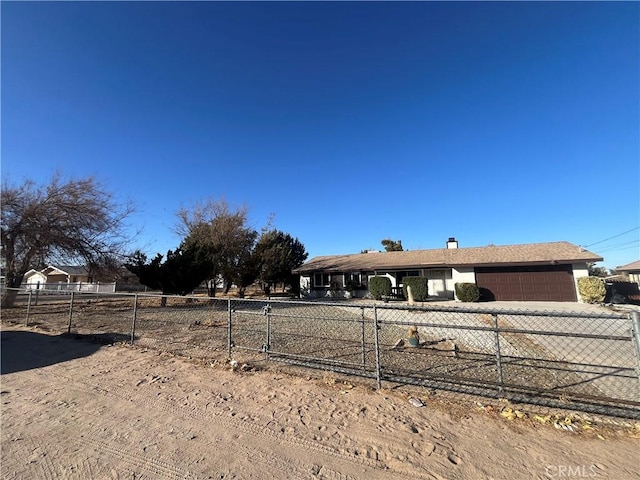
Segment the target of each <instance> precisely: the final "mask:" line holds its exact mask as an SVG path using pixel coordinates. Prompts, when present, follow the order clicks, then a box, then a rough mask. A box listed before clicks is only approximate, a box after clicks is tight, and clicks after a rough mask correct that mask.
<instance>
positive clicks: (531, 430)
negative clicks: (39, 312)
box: [0, 325, 640, 480]
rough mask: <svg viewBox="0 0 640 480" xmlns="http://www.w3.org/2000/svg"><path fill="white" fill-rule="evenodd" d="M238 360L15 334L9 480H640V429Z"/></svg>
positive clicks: (7, 408) (6, 357) (7, 372)
mask: <svg viewBox="0 0 640 480" xmlns="http://www.w3.org/2000/svg"><path fill="white" fill-rule="evenodd" d="M237 360H238V361H239V364H238V367H236V368H235V369H233V368H232V367H231V366H230V365H224V364H220V363H218V364H216V365H214V366H211V365H206V364H204V363H202V362H199V363H198V362H194V361H188V360H186V359H182V358H178V357H175V356H173V355H171V354H168V353H161V352H157V351H154V350H146V349H142V348H139V347H130V346H126V345H113V346H105V345H100V344H97V343H91V342H88V341H83V340H78V339H75V338H69V337H65V336H60V335H52V334H50V333H48V332H43V331H39V330H36V329H32V328H25V327H20V326H16V325H3V331H2V378H1V392H0V393H1V395H0V397H1V400H2V410H1V415H2V430H1V439H2V453H1V473H2V478H5V479H54V478H56V479H57V478H64V479H67V478H68V479H83V480H84V479H127V480H131V479H142V478H145V479H187V478H203V479H208V478H217V479H230V478H242V479H244V478H248V479H253V478H255V479H267V478H276V479H280V478H282V479H290V478H291V479H298V478H300V479H304V478H310V479H313V478H317V479H320V478H326V479H347V478H354V479H360V478H363V479H365V478H366V479H399V478H403V479H404V478H426V479H514V478H518V479H528V478H534V479H536V478H557V479H561V478H610V479H635V478H638V458H639V457H640V440H639V438H640V425H631V426H627V427H615V428H614V427H612V426H610V425H603V424H598V423H591V424H589V423H588V422H586V421H585V420H584V419H582V420H581V419H579V418H578V417H577V416H575V415H574V416H571V418H569V419H565V420H566V421H564V423H566V424H569V423H570V427H568V426H565V427H564V428H560V426H561V425H562V421H555V422H554V420H555V419H554V417H552V418H548V417H545V416H544V415H539V416H536V415H535V413H536V412H533V411H524V412H522V413H521V412H520V411H517V412H516V411H515V407H513V408H512V406H509V405H507V404H502V403H500V402H494V403H493V404H492V405H483V404H480V403H479V402H478V403H476V402H474V401H471V400H468V401H460V403H453V402H451V401H442V400H438V399H436V398H432V397H430V396H429V395H428V393H427V392H425V391H422V392H421V391H419V390H408V389H407V390H405V389H400V390H381V391H374V390H372V389H371V388H370V387H369V386H363V385H357V384H353V383H351V382H353V381H354V380H352V379H346V378H340V377H336V376H335V375H329V374H326V375H324V376H323V374H322V373H318V372H315V373H312V374H309V375H307V376H294V375H290V374H287V373H283V372H277V371H273V370H265V371H260V370H259V369H256V368H252V366H249V367H248V368H246V369H244V370H243V369H242V368H241V367H242V358H238V359H237ZM416 398H418V399H420V400H421V401H422V402H423V404H424V406H414V405H413V404H412V403H415V399H416ZM411 399H413V400H411ZM410 400H411V401H410ZM516 413H517V415H516ZM519 416H522V417H523V418H518V417H519ZM509 418H511V420H509ZM563 418H564V417H560V418H559V420H563ZM554 425H555V427H556V428H554Z"/></svg>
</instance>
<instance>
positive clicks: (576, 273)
mask: <svg viewBox="0 0 640 480" xmlns="http://www.w3.org/2000/svg"><path fill="white" fill-rule="evenodd" d="M571 268H572V269H573V284H574V286H575V288H576V298H577V299H578V303H584V302H583V301H582V298H580V290H578V279H579V278H582V277H588V276H589V267H588V266H587V264H586V263H573V264H572V265H571Z"/></svg>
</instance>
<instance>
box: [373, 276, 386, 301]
mask: <svg viewBox="0 0 640 480" xmlns="http://www.w3.org/2000/svg"><path fill="white" fill-rule="evenodd" d="M369 293H370V294H371V296H372V297H373V298H375V299H376V300H382V297H388V296H389V295H391V280H389V277H371V278H370V279H369Z"/></svg>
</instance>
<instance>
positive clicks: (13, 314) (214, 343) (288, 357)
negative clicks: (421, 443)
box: [2, 292, 640, 418]
mask: <svg viewBox="0 0 640 480" xmlns="http://www.w3.org/2000/svg"><path fill="white" fill-rule="evenodd" d="M34 300H35V297H34V296H33V295H32V296H29V295H19V297H18V301H17V303H16V305H17V306H16V308H13V309H5V310H3V312H2V320H3V322H4V321H13V322H19V323H24V324H28V325H34V326H38V327H39V328H43V329H47V330H50V331H54V332H68V333H72V334H80V335H89V336H92V337H94V338H96V339H99V340H101V341H111V342H113V341H125V342H131V343H135V344H137V345H142V346H148V347H151V348H156V349H159V350H162V351H168V352H172V353H176V354H181V355H186V356H189V357H198V358H206V359H208V360H212V359H219V360H221V361H224V360H226V359H227V358H232V357H235V358H239V357H242V358H243V359H246V361H264V360H269V361H277V362H282V363H287V364H294V365H297V366H303V367H308V368H317V369H324V370H330V371H335V372H340V373H344V374H349V375H357V376H359V377H362V378H367V379H371V381H374V382H375V383H376V385H377V386H378V387H380V386H381V385H382V383H383V382H393V383H398V384H411V385H421V386H424V387H427V388H431V389H435V390H447V391H454V392H461V393H468V394H475V395H482V396H491V397H501V398H502V397H504V398H509V399H511V400H513V401H518V402H526V403H532V404H540V405H547V406H557V407H564V408H571V409H575V410H582V411H587V412H594V413H603V414H608V415H617V416H621V417H627V418H640V363H639V360H638V358H640V354H639V353H638V352H639V350H638V339H639V336H640V315H638V314H635V313H634V314H633V315H622V314H615V313H611V314H583V313H581V314H577V313H567V312H562V313H560V312H548V311H515V310H495V309H490V308H486V307H485V308H466V307H464V308H460V307H455V308H454V307H449V308H443V307H437V308H434V307H431V308H429V307H415V306H407V305H405V304H402V305H391V304H383V303H377V302H368V303H362V304H360V303H351V302H341V303H324V302H308V301H302V300H249V299H222V298H208V297H173V296H172V297H166V302H165V303H166V305H165V306H161V304H162V302H161V296H160V295H146V294H128V295H125V294H109V295H105V294H90V295H89V294H83V293H78V292H71V293H68V294H66V295H58V296H56V295H48V296H43V297H40V299H39V302H38V304H37V305H36V304H35V302H34ZM409 330H411V331H412V332H417V333H418V335H417V337H418V338H419V343H417V346H411V344H412V343H413V344H416V342H415V341H410V340H409V339H408V338H407V337H408V331H409Z"/></svg>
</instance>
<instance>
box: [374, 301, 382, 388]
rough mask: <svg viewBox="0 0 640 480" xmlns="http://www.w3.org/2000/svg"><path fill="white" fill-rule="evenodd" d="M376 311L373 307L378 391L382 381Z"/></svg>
mask: <svg viewBox="0 0 640 480" xmlns="http://www.w3.org/2000/svg"><path fill="white" fill-rule="evenodd" d="M379 328H380V327H379V326H378V309H377V307H376V306H375V305H374V306H373V338H374V342H375V348H376V388H377V389H378V390H380V388H382V381H381V378H380V343H379V341H378V329H379Z"/></svg>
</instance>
